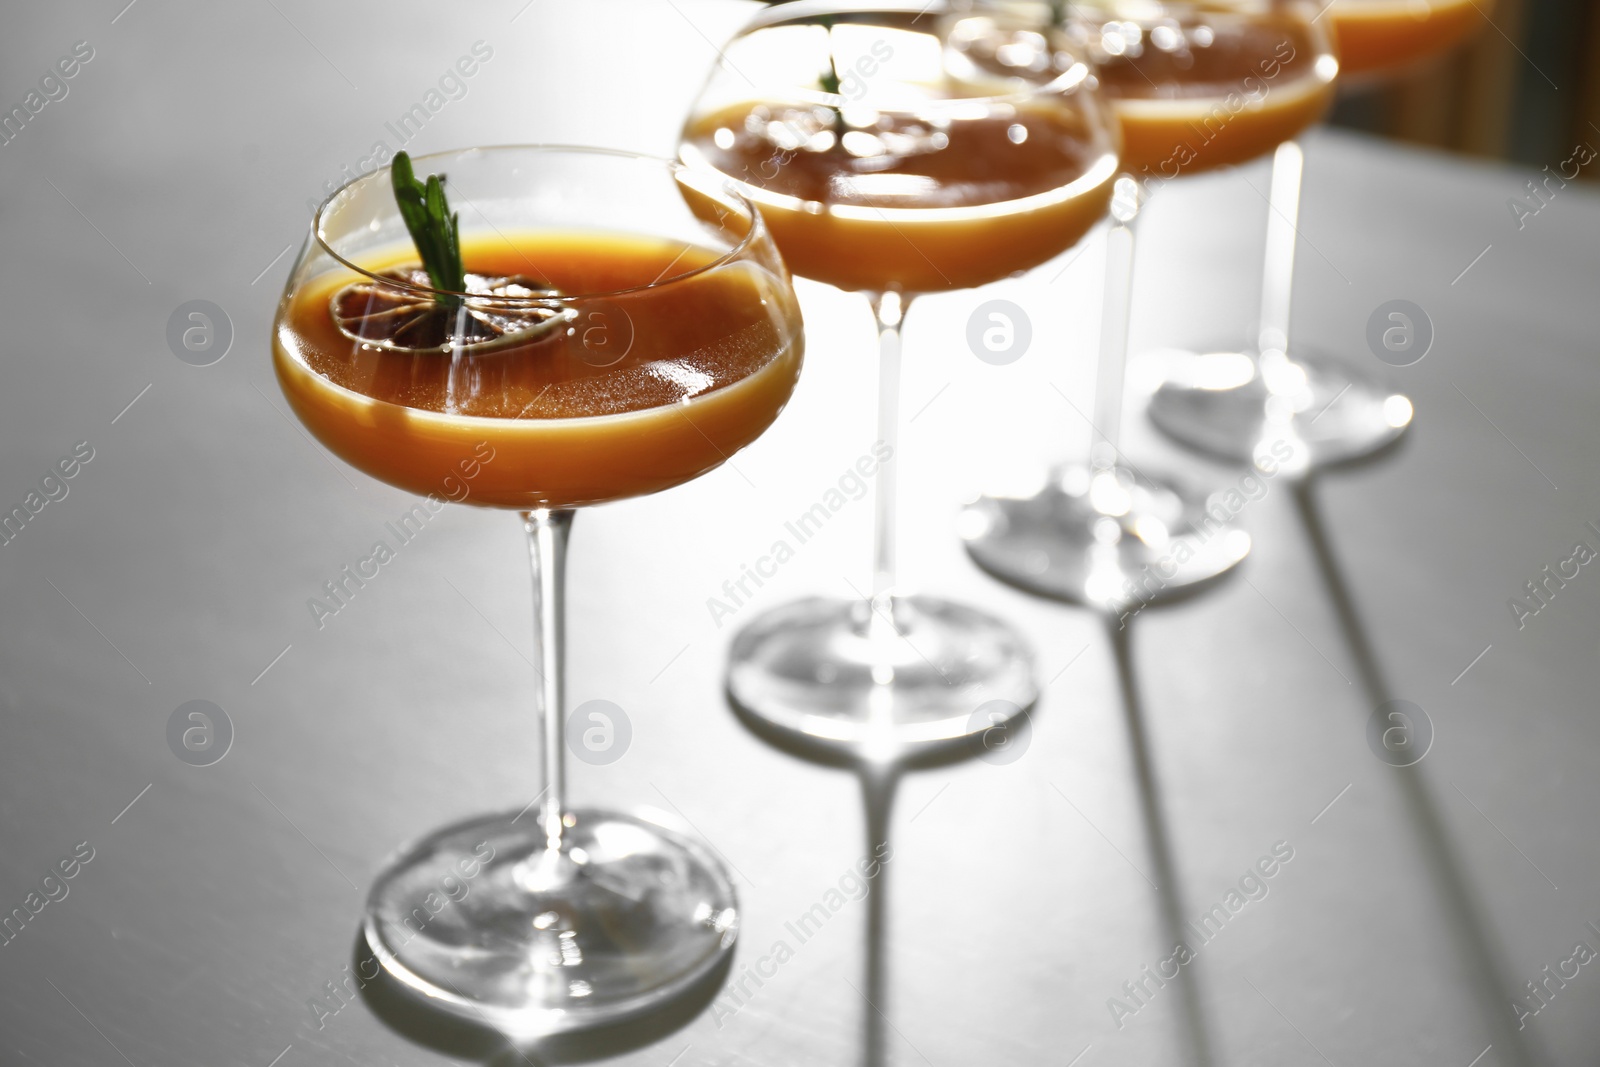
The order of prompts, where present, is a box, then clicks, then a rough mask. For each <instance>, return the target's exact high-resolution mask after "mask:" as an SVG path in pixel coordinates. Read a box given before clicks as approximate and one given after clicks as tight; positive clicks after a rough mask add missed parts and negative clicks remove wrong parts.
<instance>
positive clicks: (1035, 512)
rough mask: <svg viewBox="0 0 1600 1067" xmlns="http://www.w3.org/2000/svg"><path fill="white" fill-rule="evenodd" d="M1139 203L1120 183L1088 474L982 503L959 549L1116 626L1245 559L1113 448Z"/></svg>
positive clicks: (1129, 186) (1222, 525) (1215, 522)
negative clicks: (1110, 618)
mask: <svg viewBox="0 0 1600 1067" xmlns="http://www.w3.org/2000/svg"><path fill="white" fill-rule="evenodd" d="M1144 199H1145V194H1144V190H1143V189H1142V188H1141V187H1140V184H1139V181H1138V179H1137V178H1135V177H1134V176H1133V175H1131V174H1123V175H1121V176H1119V177H1118V178H1117V181H1116V184H1115V186H1114V187H1113V189H1112V195H1111V227H1110V229H1109V230H1107V232H1106V280H1105V295H1104V300H1103V303H1102V305H1101V313H1100V362H1099V366H1098V368H1097V369H1096V371H1095V395H1094V414H1093V417H1092V418H1091V419H1090V422H1091V423H1092V426H1091V429H1092V430H1093V438H1092V443H1091V445H1090V448H1089V462H1088V463H1087V464H1083V463H1071V464H1067V465H1065V466H1063V467H1061V468H1060V469H1058V470H1057V471H1056V472H1055V475H1054V477H1052V478H1050V479H1049V480H1047V481H1046V482H1045V484H1044V485H1042V486H1041V487H1040V488H1039V489H1037V490H1036V491H1034V492H1031V493H1025V494H1022V495H1016V494H1011V493H1003V494H991V495H988V496H983V497H979V498H978V499H977V500H975V501H974V502H973V503H972V504H970V505H969V506H968V508H967V510H966V513H965V514H964V515H963V516H962V537H963V538H964V539H965V541H966V546H967V552H968V554H969V555H971V556H972V558H973V560H974V562H976V563H977V564H978V566H980V567H982V568H983V569H984V570H986V571H988V572H989V573H990V574H993V575H995V576H996V577H999V578H1001V579H1003V580H1005V581H1006V582H1009V583H1010V584H1012V585H1014V586H1017V587H1018V588H1021V589H1025V590H1028V591H1029V592H1033V593H1038V594H1040V595H1042V596H1049V597H1054V598H1057V599H1061V600H1068V601H1072V602H1074V603H1079V604H1087V605H1091V606H1094V607H1097V608H1099V609H1101V610H1103V611H1107V612H1110V613H1112V616H1113V617H1114V618H1118V619H1119V620H1121V621H1120V623H1119V625H1120V624H1125V623H1126V620H1127V619H1129V618H1131V617H1132V615H1133V614H1136V613H1137V612H1139V611H1141V610H1143V607H1144V605H1146V604H1148V603H1151V602H1154V601H1156V600H1159V599H1162V598H1164V597H1172V596H1177V595H1178V594H1180V593H1182V592H1184V591H1185V590H1189V589H1192V588H1194V587H1196V586H1198V585H1200V584H1201V583H1203V582H1208V581H1211V580H1212V579H1214V578H1216V577H1217V576H1218V575H1220V574H1222V573H1224V572H1225V571H1227V570H1229V569H1230V568H1231V567H1233V566H1234V565H1235V564H1237V563H1238V562H1239V561H1240V560H1241V559H1243V558H1244V556H1245V554H1246V553H1247V552H1249V550H1250V538H1249V536H1248V535H1246V534H1245V533H1244V532H1243V531H1241V530H1239V529H1238V528H1237V527H1235V526H1233V524H1232V523H1230V522H1228V521H1227V520H1226V519H1225V518H1224V519H1222V520H1219V519H1218V518H1217V517H1216V516H1215V515H1211V514H1208V513H1207V512H1206V510H1205V507H1206V498H1205V497H1204V496H1203V495H1201V494H1200V493H1198V492H1196V491H1195V490H1193V489H1191V488H1189V487H1188V486H1186V485H1185V484H1183V483H1182V482H1177V481H1173V480H1170V479H1167V478H1159V477H1152V476H1150V475H1147V474H1145V473H1143V472H1141V471H1140V470H1139V469H1138V468H1137V467H1135V466H1134V465H1133V464H1131V463H1128V462H1127V461H1126V460H1124V459H1123V453H1122V451H1121V449H1120V448H1119V446H1118V442H1119V440H1120V436H1121V433H1122V402H1123V395H1122V394H1123V387H1124V383H1125V381H1126V378H1127V366H1128V334H1129V321H1130V320H1129V312H1130V310H1131V306H1132V302H1133V263H1134V246H1135V243H1136V242H1135V239H1134V234H1135V230H1136V228H1137V227H1136V223H1137V221H1138V218H1139V214H1140V208H1141V207H1142V206H1143V202H1144Z"/></svg>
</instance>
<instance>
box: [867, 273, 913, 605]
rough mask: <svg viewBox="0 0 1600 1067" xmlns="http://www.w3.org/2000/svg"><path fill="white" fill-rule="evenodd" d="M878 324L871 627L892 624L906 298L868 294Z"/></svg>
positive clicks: (887, 293)
mask: <svg viewBox="0 0 1600 1067" xmlns="http://www.w3.org/2000/svg"><path fill="white" fill-rule="evenodd" d="M868 299H869V300H870V302H871V304H872V314H873V317H874V318H875V319H876V320H877V324H878V440H879V441H881V442H882V443H883V445H884V446H885V450H886V453H887V455H888V457H889V458H888V459H886V460H884V461H883V462H882V463H881V464H880V465H879V467H878V475H877V479H878V480H877V486H876V487H875V489H874V496H873V518H872V605H871V606H872V621H871V623H869V625H870V626H871V627H872V629H873V630H874V631H876V632H882V630H883V628H884V627H885V626H888V628H889V629H891V630H892V629H893V619H894V612H893V603H892V597H893V594H894V585H895V519H896V516H897V509H896V492H897V489H898V487H897V485H896V472H897V470H898V468H899V466H900V458H899V455H898V453H897V451H896V446H897V444H898V441H899V437H900V340H901V337H900V327H901V323H903V322H904V321H905V313H906V308H907V307H909V306H910V303H911V298H910V297H905V296H902V295H901V294H900V293H898V292H895V291H894V290H892V289H891V290H888V291H886V292H882V293H871V294H868Z"/></svg>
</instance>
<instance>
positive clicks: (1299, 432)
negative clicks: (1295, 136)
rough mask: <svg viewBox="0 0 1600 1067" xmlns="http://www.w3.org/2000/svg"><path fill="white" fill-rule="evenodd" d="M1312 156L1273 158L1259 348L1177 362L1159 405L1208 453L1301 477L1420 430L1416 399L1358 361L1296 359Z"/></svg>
mask: <svg viewBox="0 0 1600 1067" xmlns="http://www.w3.org/2000/svg"><path fill="white" fill-rule="evenodd" d="M1304 170H1305V152H1304V151H1303V149H1302V148H1301V146H1300V144H1299V142H1298V141H1285V142H1284V143H1282V144H1280V145H1279V146H1278V148H1277V151H1276V152H1275V153H1274V154H1273V157H1272V190H1271V192H1270V193H1269V194H1268V205H1269V206H1268V214H1267V235H1266V255H1265V257H1264V259H1263V262H1262V265H1261V317H1260V320H1259V321H1258V323H1257V326H1256V336H1255V350H1254V351H1253V352H1251V351H1244V352H1240V351H1237V350H1233V349H1225V350H1223V351H1213V352H1197V353H1194V354H1193V355H1192V356H1191V357H1189V358H1187V359H1186V360H1183V361H1175V362H1174V364H1173V367H1172V373H1171V374H1170V376H1169V377H1168V379H1167V380H1166V381H1165V382H1163V383H1162V384H1161V385H1160V387H1159V388H1157V389H1156V391H1155V394H1154V395H1153V396H1152V397H1151V400H1150V421H1151V422H1153V423H1155V425H1156V426H1157V428H1159V429H1160V430H1161V431H1162V432H1163V433H1165V434H1166V435H1167V436H1168V437H1170V438H1172V439H1173V440H1175V441H1177V442H1178V443H1179V444H1181V445H1185V446H1187V447H1189V448H1192V449H1194V450H1196V451H1198V452H1203V453H1205V454H1207V455H1211V456H1216V457H1219V458H1222V459H1227V460H1234V461H1242V462H1245V463H1250V464H1252V465H1254V466H1256V467H1258V468H1259V469H1261V470H1262V471H1265V472H1266V473H1268V474H1274V473H1276V472H1277V471H1279V470H1284V471H1288V472H1290V473H1291V474H1292V475H1294V476H1296V477H1298V476H1300V475H1302V474H1305V473H1306V472H1308V471H1311V470H1314V469H1317V468H1319V467H1331V466H1334V465H1337V464H1340V463H1347V462H1350V461H1352V460H1357V459H1361V458H1363V457H1367V456H1371V455H1374V454H1376V453H1378V452H1381V451H1382V450H1383V449H1385V448H1387V447H1388V446H1390V445H1391V444H1393V443H1394V442H1395V441H1397V440H1399V438H1400V437H1401V435H1402V434H1404V433H1405V432H1406V428H1407V427H1409V426H1410V425H1411V418H1412V415H1413V409H1412V406H1411V401H1410V400H1409V399H1407V398H1406V397H1405V396H1404V395H1403V394H1401V393H1396V392H1394V391H1393V390H1392V389H1391V388H1390V386H1389V385H1388V383H1387V382H1386V381H1385V380H1384V379H1383V377H1381V376H1379V375H1375V374H1372V373H1370V372H1369V371H1368V370H1366V369H1364V368H1363V367H1362V366H1360V365H1359V364H1358V363H1356V362H1353V361H1350V360H1345V359H1337V358H1330V357H1328V356H1326V355H1323V354H1322V353H1319V352H1317V351H1315V350H1313V349H1310V348H1308V347H1307V346H1306V345H1304V344H1299V345H1295V346H1294V349H1293V351H1294V356H1293V357H1292V358H1291V356H1290V347H1289V312H1290V296H1291V294H1292V292H1293V289H1294V260H1295V245H1296V242H1297V241H1298V240H1299V236H1300V234H1299V230H1298V220H1299V215H1300V185H1301V176H1302V174H1303V172H1304Z"/></svg>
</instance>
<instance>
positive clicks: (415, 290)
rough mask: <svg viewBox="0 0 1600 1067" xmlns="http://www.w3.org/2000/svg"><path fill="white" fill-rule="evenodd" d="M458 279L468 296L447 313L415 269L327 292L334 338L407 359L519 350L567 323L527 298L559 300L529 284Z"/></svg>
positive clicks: (553, 309) (554, 305)
mask: <svg viewBox="0 0 1600 1067" xmlns="http://www.w3.org/2000/svg"><path fill="white" fill-rule="evenodd" d="M466 278H467V293H468V294H469V295H468V296H466V297H464V298H463V299H462V300H461V302H460V303H459V304H457V305H454V306H451V305H449V304H442V303H440V302H439V301H437V300H435V299H434V297H433V294H432V293H431V292H427V291H425V290H427V288H428V273H427V272H426V271H425V270H423V269H422V268H420V267H408V268H403V269H400V270H388V271H383V272H381V273H379V274H376V275H374V276H373V279H371V280H363V281H359V282H356V283H355V284H353V285H347V286H345V287H344V288H343V289H340V290H339V291H338V292H336V293H334V294H333V299H332V300H331V301H330V302H329V310H330V311H331V312H332V314H333V322H334V325H336V326H337V327H338V328H339V332H340V333H342V334H344V335H345V336H346V337H348V338H350V339H351V340H353V341H359V342H361V343H362V344H365V345H372V346H373V347H375V348H387V349H394V350H398V351H409V352H425V351H440V352H453V351H455V350H457V349H462V348H472V349H475V350H479V351H481V350H483V349H485V348H486V347H488V346H491V345H493V346H495V347H498V346H499V345H500V344H517V345H523V344H527V343H528V342H530V341H535V340H538V339H539V338H541V337H543V336H544V335H546V334H548V333H551V332H552V331H554V330H556V329H557V328H558V327H560V326H561V325H562V324H564V323H566V322H567V321H568V320H570V319H572V318H573V317H574V313H573V311H572V309H571V308H566V307H562V306H561V304H560V303H559V302H557V301H555V300H552V301H551V302H550V303H548V304H543V303H538V302H537V300H536V299H535V298H538V297H541V296H549V297H558V296H560V295H561V294H560V293H559V292H558V291H557V290H555V289H553V288H551V287H550V286H548V285H546V284H545V283H544V282H541V281H536V280H535V279H533V278H529V277H526V276H524V275H520V274H518V275H511V276H507V277H490V276H487V275H483V274H468V275H467V276H466ZM386 282H388V283H391V284H386ZM394 283H397V284H394ZM530 301H532V302H530Z"/></svg>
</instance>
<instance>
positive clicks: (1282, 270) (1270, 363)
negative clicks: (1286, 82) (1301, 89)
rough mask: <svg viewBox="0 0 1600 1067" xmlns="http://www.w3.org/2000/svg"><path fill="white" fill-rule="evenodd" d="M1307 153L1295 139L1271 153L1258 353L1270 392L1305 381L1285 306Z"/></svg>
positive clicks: (1278, 392) (1290, 286)
mask: <svg viewBox="0 0 1600 1067" xmlns="http://www.w3.org/2000/svg"><path fill="white" fill-rule="evenodd" d="M1304 172H1305V152H1304V151H1303V150H1302V149H1301V147H1300V143H1299V142H1298V141H1285V142H1283V143H1282V144H1280V145H1279V146H1278V150H1277V151H1276V152H1275V153H1274V154H1273V156H1272V189H1271V191H1270V192H1269V193H1268V205H1269V206H1268V212H1267V240H1266V260H1265V262H1264V263H1263V264H1262V269H1261V324H1260V329H1259V330H1258V332H1257V334H1256V352H1257V359H1258V360H1259V363H1260V373H1261V376H1262V381H1263V383H1264V384H1265V385H1266V387H1267V390H1268V391H1269V392H1271V393H1272V394H1274V395H1281V394H1283V393H1285V392H1288V391H1291V390H1293V389H1294V388H1296V386H1297V385H1299V384H1302V383H1303V382H1304V373H1303V371H1301V372H1300V373H1299V374H1296V372H1297V371H1298V370H1300V369H1299V368H1297V367H1296V366H1295V365H1294V364H1293V363H1292V362H1291V361H1290V359H1289V309H1290V300H1291V295H1292V293H1293V291H1294V252H1295V240H1296V238H1297V237H1298V235H1299V230H1298V229H1297V226H1298V221H1299V216H1300V184H1301V176H1302V175H1303V174H1304Z"/></svg>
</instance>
